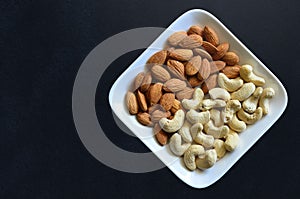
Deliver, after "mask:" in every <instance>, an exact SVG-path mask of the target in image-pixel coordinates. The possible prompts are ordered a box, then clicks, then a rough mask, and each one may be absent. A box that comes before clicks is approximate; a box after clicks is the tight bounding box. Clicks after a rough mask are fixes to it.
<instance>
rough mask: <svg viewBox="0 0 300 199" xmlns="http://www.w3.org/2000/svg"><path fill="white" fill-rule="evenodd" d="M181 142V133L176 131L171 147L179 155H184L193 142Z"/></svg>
mask: <svg viewBox="0 0 300 199" xmlns="http://www.w3.org/2000/svg"><path fill="white" fill-rule="evenodd" d="M181 142H182V139H181V135H179V134H178V133H174V134H173V135H172V137H171V138H170V143H169V145H170V149H171V151H172V152H173V153H174V154H175V155H177V156H182V155H183V154H184V152H185V151H186V150H187V149H188V148H189V147H190V145H191V143H183V144H181Z"/></svg>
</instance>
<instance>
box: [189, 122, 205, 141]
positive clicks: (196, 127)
mask: <svg viewBox="0 0 300 199" xmlns="http://www.w3.org/2000/svg"><path fill="white" fill-rule="evenodd" d="M202 130H203V125H202V124H201V123H196V124H194V125H192V126H191V128H190V132H191V135H192V138H193V140H194V139H195V138H196V136H197V134H198V133H200V132H202Z"/></svg>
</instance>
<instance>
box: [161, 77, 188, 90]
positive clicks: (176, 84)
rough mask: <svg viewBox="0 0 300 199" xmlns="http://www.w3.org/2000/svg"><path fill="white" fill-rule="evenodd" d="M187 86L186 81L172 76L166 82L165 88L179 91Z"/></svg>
mask: <svg viewBox="0 0 300 199" xmlns="http://www.w3.org/2000/svg"><path fill="white" fill-rule="evenodd" d="M185 87H186V82H185V81H183V80H180V79H176V78H172V79H170V80H168V81H166V82H165V83H164V86H163V89H164V90H165V91H166V92H174V93H175V92H178V91H181V90H183V89H184V88H185Z"/></svg>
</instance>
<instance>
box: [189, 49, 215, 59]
mask: <svg viewBox="0 0 300 199" xmlns="http://www.w3.org/2000/svg"><path fill="white" fill-rule="evenodd" d="M193 52H194V54H195V55H199V56H200V57H201V58H202V59H204V58H206V59H207V60H209V61H210V60H212V57H211V56H210V54H209V53H208V52H207V51H206V50H203V49H201V48H195V49H193Z"/></svg>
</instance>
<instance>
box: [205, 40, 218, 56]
mask: <svg viewBox="0 0 300 199" xmlns="http://www.w3.org/2000/svg"><path fill="white" fill-rule="evenodd" d="M202 47H203V48H204V49H205V50H206V51H207V52H208V53H209V54H211V55H213V54H215V53H216V52H217V51H218V49H217V47H216V46H214V45H213V44H211V43H209V42H208V41H203V42H202Z"/></svg>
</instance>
